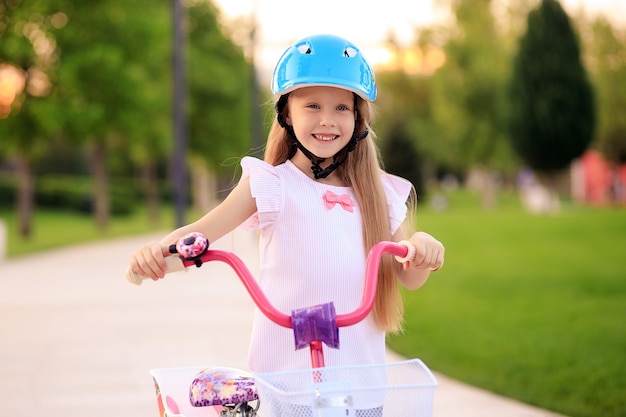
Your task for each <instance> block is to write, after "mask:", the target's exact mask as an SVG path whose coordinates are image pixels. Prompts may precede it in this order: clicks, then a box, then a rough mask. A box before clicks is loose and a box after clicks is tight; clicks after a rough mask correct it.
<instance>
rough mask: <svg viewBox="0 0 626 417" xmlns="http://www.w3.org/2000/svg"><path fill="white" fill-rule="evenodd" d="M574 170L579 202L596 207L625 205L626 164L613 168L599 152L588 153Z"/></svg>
mask: <svg viewBox="0 0 626 417" xmlns="http://www.w3.org/2000/svg"><path fill="white" fill-rule="evenodd" d="M574 170H575V172H576V174H577V175H576V174H575V177H577V178H578V181H577V182H578V184H575V185H574V187H575V190H576V192H575V196H576V197H577V198H578V199H579V200H581V201H583V202H586V203H590V204H593V205H597V206H604V205H612V204H616V205H626V164H625V165H620V166H617V167H613V166H611V165H610V164H609V163H608V162H607V161H606V160H605V159H604V157H603V156H602V154H600V153H599V152H597V151H588V152H586V153H585V154H584V155H583V156H582V157H581V158H580V160H579V162H578V164H577V165H576V167H575V168H574Z"/></svg>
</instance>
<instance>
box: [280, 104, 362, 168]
mask: <svg viewBox="0 0 626 417" xmlns="http://www.w3.org/2000/svg"><path fill="white" fill-rule="evenodd" d="M288 96H289V94H285V95H283V96H281V97H280V98H279V99H278V102H277V103H276V113H277V116H276V118H277V120H278V124H280V126H281V127H283V128H284V129H285V130H287V133H288V134H289V136H290V137H291V139H293V141H294V143H295V145H296V146H297V147H298V149H300V151H302V153H303V154H304V155H305V156H306V157H307V158H309V160H310V161H311V163H312V164H313V165H312V166H311V171H313V176H314V177H315V179H316V180H317V179H320V178H326V177H328V176H329V175H330V173H331V172H333V171H334V170H335V169H336V168H337V167H338V166H339V165H341V164H343V163H344V161H345V160H346V158H347V157H348V154H349V153H350V152H352V151H353V150H354V149H355V148H356V145H357V144H358V142H359V141H360V140H361V139H365V138H366V137H367V135H368V134H369V130H368V129H365V130H364V131H363V132H361V133H359V134H357V133H356V127H355V131H354V132H353V133H352V137H351V138H350V141H349V142H348V143H347V144H346V146H344V147H343V148H341V149H340V150H339V152H337V153H336V154H335V155H333V162H331V163H330V165H328V166H327V167H326V168H322V167H321V164H322V163H323V162H324V161H326V159H327V158H320V157H318V156H317V155H315V154H313V153H312V152H311V151H309V150H308V149H307V148H305V147H304V145H303V144H302V143H301V142H300V141H299V140H298V138H297V137H296V132H295V131H294V130H293V126H291V125H289V124H287V122H286V121H285V118H284V117H283V116H282V110H283V109H284V108H285V105H286V104H287V98H288ZM354 101H355V103H356V96H355V98H354ZM355 108H356V106H355ZM291 157H293V154H291V155H289V158H291Z"/></svg>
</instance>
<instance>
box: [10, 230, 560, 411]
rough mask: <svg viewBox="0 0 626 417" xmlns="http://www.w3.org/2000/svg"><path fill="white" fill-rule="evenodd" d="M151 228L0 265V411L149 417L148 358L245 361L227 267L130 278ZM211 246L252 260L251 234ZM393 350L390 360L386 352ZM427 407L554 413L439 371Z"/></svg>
mask: <svg viewBox="0 0 626 417" xmlns="http://www.w3.org/2000/svg"><path fill="white" fill-rule="evenodd" d="M159 237H160V236H141V237H136V238H128V239H120V240H113V241H109V242H101V243H97V244H89V245H82V246H79V247H73V248H66V249H62V250H56V251H50V252H46V253H43V254H40V255H37V256H28V257H21V258H18V259H15V260H10V261H4V262H3V263H0V409H1V410H2V414H3V415H6V416H11V417H36V416H46V417H105V416H106V417H111V416H117V417H143V416H146V417H149V416H155V417H156V416H157V415H158V414H157V408H156V402H155V396H154V389H153V386H152V381H151V377H150V376H149V374H148V371H149V370H150V369H152V368H162V367H177V366H193V365H219V366H231V367H236V368H243V369H245V368H246V355H247V344H248V336H249V329H250V324H251V311H252V302H251V301H250V300H249V298H248V295H247V293H246V292H245V290H244V288H243V286H242V285H241V284H240V283H239V281H238V280H237V279H236V278H235V276H234V274H233V273H232V272H231V271H229V270H228V268H227V267H226V266H225V265H221V264H219V265H212V264H210V265H205V266H203V267H202V268H201V269H195V268H194V269H193V270H191V271H190V272H187V273H178V274H176V275H173V276H172V277H171V278H170V279H166V280H163V281H160V282H158V283H154V282H147V283H144V284H143V285H141V286H139V287H137V286H134V285H131V284H129V283H127V282H126V281H125V279H124V272H125V269H126V265H127V261H128V257H129V254H130V253H131V252H132V251H134V250H135V249H136V248H137V247H139V245H140V244H142V243H144V242H146V241H148V240H149V239H151V238H154V239H158V238H159ZM214 247H219V248H222V249H228V250H234V251H236V252H237V253H238V254H239V255H240V256H241V258H242V259H243V260H244V261H245V262H246V263H247V264H248V265H249V266H250V267H251V270H252V272H255V269H254V268H252V266H253V265H256V263H257V261H258V258H257V250H256V245H255V239H254V237H253V235H250V234H245V233H243V232H237V233H236V234H234V235H229V236H227V237H225V238H224V239H222V240H221V241H219V242H217V243H216V245H214ZM389 359H390V360H396V359H398V358H397V357H395V355H394V354H393V353H391V352H390V353H389ZM436 376H437V378H438V381H439V386H438V388H437V392H436V396H435V412H434V417H461V416H463V417H478V416H480V417H558V416H557V415H556V414H553V413H550V412H547V411H544V410H541V409H537V408H534V407H530V406H528V405H525V404H521V403H518V402H515V401H510V400H508V399H506V398H503V397H500V396H496V395H493V394H491V393H489V392H485V391H482V390H478V389H475V388H473V387H470V386H467V385H465V384H462V383H459V382H457V381H454V380H452V379H450V378H447V377H445V376H443V375H440V374H436Z"/></svg>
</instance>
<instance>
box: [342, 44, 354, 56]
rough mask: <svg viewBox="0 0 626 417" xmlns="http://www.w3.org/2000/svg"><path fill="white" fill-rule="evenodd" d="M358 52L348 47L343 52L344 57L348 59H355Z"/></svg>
mask: <svg viewBox="0 0 626 417" xmlns="http://www.w3.org/2000/svg"><path fill="white" fill-rule="evenodd" d="M356 54H357V52H356V49H354V48H352V47H350V46H348V47H347V48H346V49H344V51H343V56H345V57H346V58H354V57H355V56H356Z"/></svg>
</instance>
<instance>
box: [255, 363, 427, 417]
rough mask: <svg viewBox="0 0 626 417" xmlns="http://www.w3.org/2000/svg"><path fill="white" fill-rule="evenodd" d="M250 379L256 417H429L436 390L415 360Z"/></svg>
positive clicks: (274, 374)
mask: <svg viewBox="0 0 626 417" xmlns="http://www.w3.org/2000/svg"><path fill="white" fill-rule="evenodd" d="M254 377H255V380H256V386H257V390H258V393H259V398H260V400H261V412H260V416H261V417H339V416H341V417H399V416H402V417H431V416H432V413H433V398H434V394H435V387H436V386H437V380H436V379H435V377H434V375H433V374H432V372H431V371H430V370H429V369H428V367H427V366H426V365H425V364H424V363H423V362H422V361H421V360H419V359H411V360H407V361H402V362H395V363H386V364H379V365H360V366H351V367H326V368H316V369H307V370H301V371H293V372H275V373H258V374H255V375H254Z"/></svg>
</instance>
